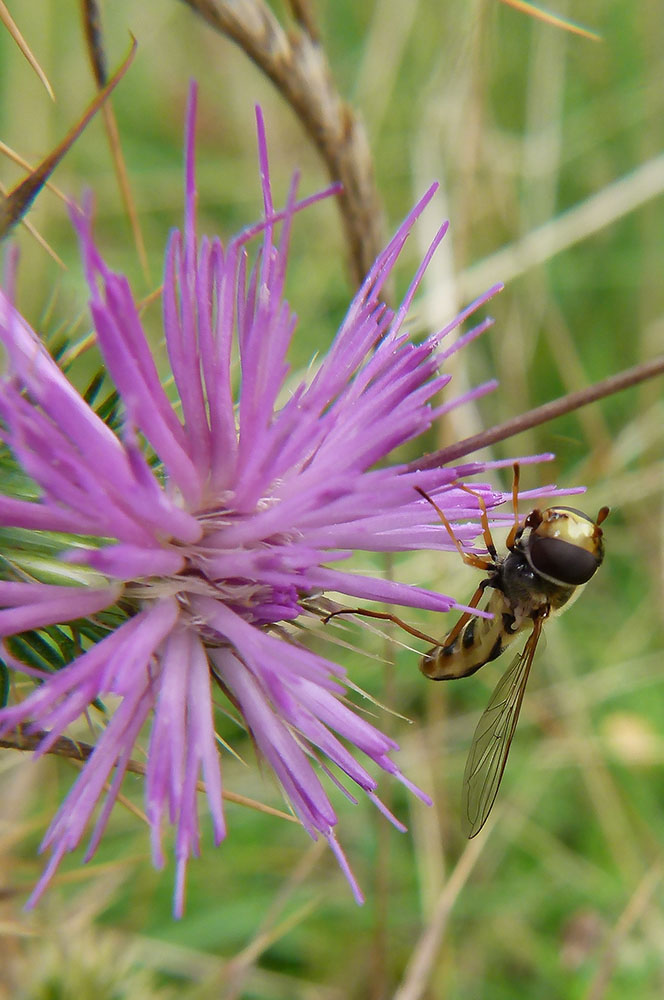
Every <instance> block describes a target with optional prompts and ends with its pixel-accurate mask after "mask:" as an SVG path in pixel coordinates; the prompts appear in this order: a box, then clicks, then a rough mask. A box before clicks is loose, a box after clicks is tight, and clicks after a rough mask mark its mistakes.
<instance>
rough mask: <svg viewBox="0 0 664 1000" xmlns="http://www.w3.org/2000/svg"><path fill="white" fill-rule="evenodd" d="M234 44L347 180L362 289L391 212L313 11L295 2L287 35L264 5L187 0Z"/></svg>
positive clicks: (337, 175) (345, 207) (352, 247)
mask: <svg viewBox="0 0 664 1000" xmlns="http://www.w3.org/2000/svg"><path fill="white" fill-rule="evenodd" d="M183 2H184V3H186V4H187V5H188V6H189V7H191V8H192V9H193V10H195V11H196V13H197V14H199V15H200V16H201V17H202V18H203V20H204V21H206V22H207V24H209V25H210V27H212V28H214V29H215V30H216V31H218V32H219V33H220V34H222V35H225V36H226V37H227V38H230V39H231V41H234V42H235V43H236V44H237V45H239V47H240V48H241V49H242V50H243V52H245V53H246V54H247V55H248V56H249V58H250V59H252V60H253V62H255V63H256V65H257V66H258V67H259V68H260V69H261V70H262V71H263V72H264V73H265V74H266V76H268V77H269V78H270V80H272V82H273V84H274V85H275V87H276V88H277V90H278V91H279V92H280V93H281V94H282V95H283V97H284V98H285V100H286V101H287V102H288V103H289V104H290V106H291V107H292V108H293V110H294V111H295V113H296V115H297V116H298V118H299V119H300V121H301V123H302V125H303V127H304V129H305V131H306V133H307V135H309V136H310V138H311V139H312V141H313V142H314V144H315V145H316V147H317V148H318V151H319V153H320V154H321V156H322V158H323V160H324V161H325V164H326V166H327V169H328V172H329V174H330V177H331V178H332V180H333V181H340V182H341V184H342V185H343V191H342V192H341V193H340V195H339V199H338V202H339V208H340V211H341V216H342V219H343V225H344V230H345V235H346V241H347V244H348V248H349V255H350V268H351V272H352V277H353V281H354V282H355V284H356V285H357V286H358V287H359V285H360V284H361V283H362V281H363V280H364V277H365V275H366V274H368V272H369V270H370V269H371V267H372V265H373V263H374V261H375V259H376V257H377V256H378V254H379V252H380V250H381V249H382V246H383V235H384V234H383V212H382V208H381V204H380V199H379V197H378V192H377V191H376V185H375V182H374V173H373V160H372V156H371V151H370V149H369V142H368V139H367V135H366V132H365V129H364V126H363V125H362V123H361V121H360V120H359V119H358V117H357V115H356V114H355V112H354V111H353V109H352V108H351V107H350V106H349V105H348V104H346V102H345V101H343V100H342V99H341V96H340V95H339V92H338V90H337V88H336V86H335V83H334V80H333V78H332V73H331V70H330V67H329V64H328V61H327V58H326V55H325V50H324V49H323V47H322V45H321V44H320V41H319V38H318V34H317V29H316V26H315V23H314V18H313V14H312V11H311V8H310V5H309V4H308V3H307V2H305V0H291V4H290V5H291V10H292V13H293V16H294V18H295V21H296V27H295V28H293V29H292V30H290V31H286V30H285V29H284V28H283V27H282V25H281V24H280V23H279V21H278V20H277V18H276V17H275V15H274V13H273V12H272V10H270V8H269V7H268V5H267V4H266V3H264V2H263V0H232V2H231V0H183Z"/></svg>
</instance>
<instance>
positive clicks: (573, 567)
mask: <svg viewBox="0 0 664 1000" xmlns="http://www.w3.org/2000/svg"><path fill="white" fill-rule="evenodd" d="M528 557H529V562H530V565H531V566H532V567H533V569H535V570H537V572H538V573H541V574H542V576H545V577H548V578H549V579H550V580H554V581H555V582H556V583H563V584H567V585H568V586H570V587H579V586H580V585H581V584H582V583H587V582H588V580H589V579H590V578H591V576H592V575H593V573H594V572H595V570H596V569H597V567H598V566H599V564H600V560H599V559H598V558H597V557H596V556H594V555H593V553H592V552H588V550H587V549H582V548H581V547H580V546H579V545H574V544H572V543H571V542H564V541H563V540H562V539H561V538H542V537H538V536H537V535H533V536H532V537H531V539H530V545H529V547H528Z"/></svg>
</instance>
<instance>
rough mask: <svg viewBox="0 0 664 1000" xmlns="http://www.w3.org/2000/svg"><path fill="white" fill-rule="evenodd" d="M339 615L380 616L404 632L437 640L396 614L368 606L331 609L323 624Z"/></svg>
mask: <svg viewBox="0 0 664 1000" xmlns="http://www.w3.org/2000/svg"><path fill="white" fill-rule="evenodd" d="M337 615H361V616H362V618H380V619H381V621H385V622H392V624H393V625H398V626H399V628H402V629H403V630H404V632H409V633H410V635H414V636H415V638H416V639H424V641H425V642H434V643H435V641H436V640H435V639H433V638H432V637H431V636H430V635H427V633H426V632H420V630H419V629H416V628H413V626H412V625H408V624H407V623H406V622H404V621H402V620H401V618H397V616H396V615H391V614H389V612H387V611H369V610H368V609H367V608H339V610H338V611H331V612H330V614H329V615H325V618H323V625H327V623H328V622H329V620H330V618H336V616H337Z"/></svg>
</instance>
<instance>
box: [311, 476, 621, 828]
mask: <svg viewBox="0 0 664 1000" xmlns="http://www.w3.org/2000/svg"><path fill="white" fill-rule="evenodd" d="M461 488H462V489H464V490H465V491H466V492H468V493H470V494H471V495H472V496H474V497H476V499H477V501H478V503H479V507H480V515H481V524H482V533H483V536H484V544H485V546H486V550H487V555H486V556H479V555H476V554H473V553H470V552H466V551H465V550H464V549H463V548H462V545H461V543H460V542H459V540H458V539H457V538H456V536H455V535H454V532H453V530H452V526H451V525H450V523H449V521H448V519H447V517H446V516H445V514H444V513H443V511H442V510H441V509H440V507H439V506H438V505H437V504H436V502H435V501H434V500H432V499H431V497H430V496H428V494H426V493H425V492H424V490H420V489H419V487H416V489H417V490H418V492H419V493H420V494H421V496H423V497H424V499H425V500H427V501H428V502H429V503H430V504H431V506H432V507H433V508H434V510H435V511H436V513H437V514H438V516H439V518H440V520H441V522H442V524H443V526H444V527H445V529H446V531H447V532H448V534H449V535H450V538H451V539H452V541H453V542H454V545H455V547H456V548H457V550H458V551H459V554H460V555H461V558H462V559H463V561H464V562H465V563H467V564H468V565H470V566H474V567H476V568H477V569H481V570H482V571H483V572H485V573H486V576H485V578H484V579H483V580H482V581H481V582H480V584H479V586H478V587H477V590H476V591H475V593H474V594H473V597H472V598H471V600H470V602H469V604H468V607H469V608H476V607H477V606H478V605H479V603H480V601H481V599H482V596H483V594H484V591H485V590H487V589H490V590H491V591H492V592H491V595H490V597H489V599H488V601H487V603H486V605H485V607H484V610H485V611H488V612H490V613H491V614H492V616H493V617H492V618H479V617H477V616H476V615H473V613H472V611H466V612H464V614H463V615H462V616H461V618H460V619H459V621H458V622H457V623H456V625H455V626H454V627H453V628H452V629H451V631H450V632H448V633H447V635H446V636H445V637H444V638H443V639H441V640H440V641H439V642H437V641H435V640H432V639H430V637H429V636H426V635H424V633H422V632H419V631H418V630H417V629H414V628H412V627H411V626H409V625H406V623H405V622H403V621H401V620H400V619H399V618H397V617H396V616H395V615H390V614H386V613H383V612H377V611H364V610H362V611H359V613H360V614H363V615H368V616H369V617H371V618H384V619H387V620H390V621H393V622H395V623H396V624H398V625H400V626H401V627H402V628H405V630H406V631H407V632H410V633H411V634H412V635H416V636H418V637H419V638H424V639H428V640H430V641H431V642H434V645H433V647H432V648H431V649H430V650H429V651H428V652H427V653H425V654H424V656H423V657H422V659H421V660H420V670H421V671H422V673H423V674H425V676H426V677H429V678H431V680H436V681H440V680H451V679H454V678H457V677H469V676H470V675H471V674H474V673H475V671H477V670H479V669H480V668H481V667H483V666H484V665H485V664H486V663H490V662H491V661H492V660H495V659H496V658H497V657H498V656H500V655H501V653H503V652H504V651H505V649H507V647H508V646H510V645H511V644H512V643H513V642H514V640H515V639H516V638H517V636H518V635H520V634H521V633H522V632H524V631H526V630H528V629H530V635H529V636H528V638H527V640H526V643H525V646H524V648H523V650H522V652H520V653H518V654H517V655H516V656H515V657H514V659H513V660H512V662H511V663H510V665H509V667H508V669H507V670H506V671H505V673H504V674H503V676H502V677H501V679H500V681H499V682H498V685H497V686H496V689H495V690H494V692H493V694H492V695H491V699H490V701H489V704H488V705H487V707H486V709H485V711H484V713H483V715H482V717H481V718H480V721H479V723H478V725H477V728H476V730H475V734H474V736H473V740H472V744H471V748H470V753H469V755H468V761H467V763H466V770H465V773H464V780H463V784H464V819H465V823H466V826H467V832H468V836H469V837H474V836H476V835H477V834H478V833H479V832H480V830H481V829H482V827H483V826H484V824H485V823H486V821H487V818H488V816H489V813H490V811H491V807H492V806H493V803H494V802H495V799H496V795H497V794H498V788H499V787H500V782H501V780H502V777H503V772H504V770H505V764H506V762H507V756H508V754H509V751H510V746H511V744H512V737H513V736H514V730H515V729H516V724H517V721H518V718H519V712H520V711H521V704H522V702H523V696H524V693H525V690H526V684H527V683H528V677H529V675H530V668H531V666H532V663H533V658H534V656H535V650H536V649H537V644H538V642H539V639H540V636H541V634H542V629H543V626H544V623H545V621H546V620H547V619H548V618H550V617H551V616H553V615H556V614H558V613H560V612H561V611H562V610H563V609H564V608H566V607H569V605H570V604H571V603H572V602H573V601H574V600H576V598H577V597H578V596H579V594H580V593H581V590H582V589H583V587H584V586H585V584H586V583H588V581H589V580H590V578H591V577H592V576H594V574H595V572H596V571H597V569H598V568H599V566H600V565H601V562H602V559H603V557H604V546H603V540H602V529H601V527H600V525H601V524H602V523H603V522H604V521H605V520H606V518H607V517H608V514H609V508H608V507H602V508H601V510H600V511H599V513H598V514H597V517H596V518H595V520H594V521H593V519H592V518H591V517H589V516H588V515H587V514H584V513H583V512H582V511H580V510H576V509H575V508H574V507H548V508H546V509H545V510H539V509H537V508H536V509H535V510H531V512H530V513H529V514H528V515H527V517H525V518H524V519H523V520H522V521H520V520H519V513H518V506H517V502H518V492H519V466H518V465H517V464H515V465H514V481H513V487H512V499H513V507H514V524H513V525H512V528H511V529H510V532H509V535H508V536H507V540H506V548H507V554H506V555H504V556H501V555H499V554H498V551H497V549H496V546H495V544H494V541H493V537H492V535H491V529H490V527H489V518H488V514H487V509H486V505H485V503H484V500H483V498H482V497H481V496H480V495H479V494H478V493H475V492H474V491H473V490H472V489H470V488H469V487H466V486H462V487H461ZM335 613H339V612H334V613H333V614H335ZM342 613H343V612H342ZM331 617H332V615H329V616H328V618H331ZM326 620H327V619H326Z"/></svg>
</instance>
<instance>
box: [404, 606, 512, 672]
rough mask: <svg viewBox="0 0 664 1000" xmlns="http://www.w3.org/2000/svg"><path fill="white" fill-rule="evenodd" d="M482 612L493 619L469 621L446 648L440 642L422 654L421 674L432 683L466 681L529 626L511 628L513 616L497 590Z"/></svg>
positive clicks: (474, 617) (444, 644) (471, 618)
mask: <svg viewBox="0 0 664 1000" xmlns="http://www.w3.org/2000/svg"><path fill="white" fill-rule="evenodd" d="M484 610H485V611H490V612H491V613H492V614H493V618H477V617H476V616H472V617H469V618H468V621H467V622H466V623H465V625H464V626H463V627H462V629H461V630H460V632H459V633H458V635H457V636H456V637H455V638H454V639H453V640H452V642H451V643H448V644H447V645H446V639H443V640H442V641H441V644H440V645H439V646H434V647H433V648H432V649H430V650H429V651H428V652H427V653H425V654H424V656H423V657H422V659H421V660H420V670H421V671H422V673H423V674H426V676H427V677H430V678H431V680H434V681H442V680H450V679H452V678H454V677H468V676H469V674H474V673H475V671H476V670H479V669H480V667H483V666H484V664H485V663H489V662H490V661H491V660H495V659H496V657H497V656H500V654H501V653H502V652H503V650H504V649H506V647H507V646H509V645H510V643H512V642H513V641H514V639H515V638H516V636H517V635H518V634H519V632H521V631H522V630H523V629H524V628H526V627H527V626H528V625H530V624H532V623H531V622H530V621H529V620H528V619H526V620H524V621H523V622H522V623H521V624H520V626H519V627H516V628H515V622H514V615H513V614H511V613H510V610H509V605H508V603H507V601H506V599H505V595H504V594H503V593H502V592H501V591H500V590H494V591H492V594H491V597H490V598H489V601H488V602H487V604H486V607H485V609H484ZM452 632H454V629H453V630H452ZM450 634H452V633H450Z"/></svg>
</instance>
